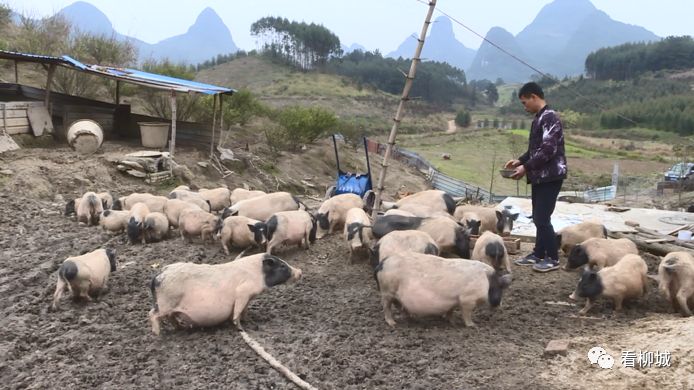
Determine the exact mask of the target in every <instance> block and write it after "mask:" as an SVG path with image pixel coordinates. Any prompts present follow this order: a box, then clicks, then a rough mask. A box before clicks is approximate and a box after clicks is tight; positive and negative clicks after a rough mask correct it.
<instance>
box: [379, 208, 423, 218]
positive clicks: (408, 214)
mask: <svg viewBox="0 0 694 390" xmlns="http://www.w3.org/2000/svg"><path fill="white" fill-rule="evenodd" d="M383 215H402V216H403V217H416V215H414V214H412V213H411V212H409V211H404V210H398V209H390V210H388V211H386V212H385V213H384V214H383Z"/></svg>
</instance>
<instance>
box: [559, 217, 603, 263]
mask: <svg viewBox="0 0 694 390" xmlns="http://www.w3.org/2000/svg"><path fill="white" fill-rule="evenodd" d="M592 237H596V238H607V229H606V228H605V226H604V225H602V224H600V223H597V222H593V221H585V222H581V223H578V224H576V225H571V226H567V227H565V228H563V229H561V230H560V231H559V232H557V234H556V240H557V247H558V248H559V249H561V250H562V252H564V254H566V255H569V254H570V253H571V250H572V249H573V248H574V246H576V245H577V244H580V243H582V242H583V241H585V240H587V239H589V238H592Z"/></svg>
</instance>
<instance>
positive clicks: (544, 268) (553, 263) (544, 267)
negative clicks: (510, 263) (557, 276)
mask: <svg viewBox="0 0 694 390" xmlns="http://www.w3.org/2000/svg"><path fill="white" fill-rule="evenodd" d="M555 269H559V260H552V259H545V260H542V261H541V262H539V263H537V264H535V265H533V271H537V272H549V271H554V270H555Z"/></svg>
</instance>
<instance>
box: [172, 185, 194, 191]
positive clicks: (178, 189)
mask: <svg viewBox="0 0 694 390" xmlns="http://www.w3.org/2000/svg"><path fill="white" fill-rule="evenodd" d="M171 191H172V192H173V191H190V187H188V186H187V185H180V186H178V187H176V188H174V189H173V190H171Z"/></svg>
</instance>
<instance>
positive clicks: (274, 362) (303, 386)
mask: <svg viewBox="0 0 694 390" xmlns="http://www.w3.org/2000/svg"><path fill="white" fill-rule="evenodd" d="M236 328H237V329H238V330H239V333H240V334H241V337H243V341H245V342H246V344H248V346H249V347H251V349H252V350H254V351H255V353H257V354H258V356H260V357H261V358H263V360H265V361H266V362H268V364H270V365H271V366H272V368H274V369H275V370H277V371H278V372H279V373H280V374H282V375H284V376H285V377H286V378H287V379H289V380H290V381H292V382H293V383H294V384H295V385H297V386H298V387H299V388H301V389H306V390H317V389H316V388H315V387H313V386H311V385H310V384H309V383H307V382H306V381H304V380H303V379H301V378H299V376H298V375H296V374H295V373H293V372H291V371H290V370H289V369H288V368H287V367H285V366H284V365H282V363H280V362H279V361H277V359H275V358H274V357H272V355H270V354H269V353H267V352H266V351H265V349H263V347H262V346H261V345H260V344H258V342H257V341H255V340H253V338H251V336H250V335H249V334H248V333H246V331H245V330H243V328H242V327H241V326H237V327H236Z"/></svg>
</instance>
